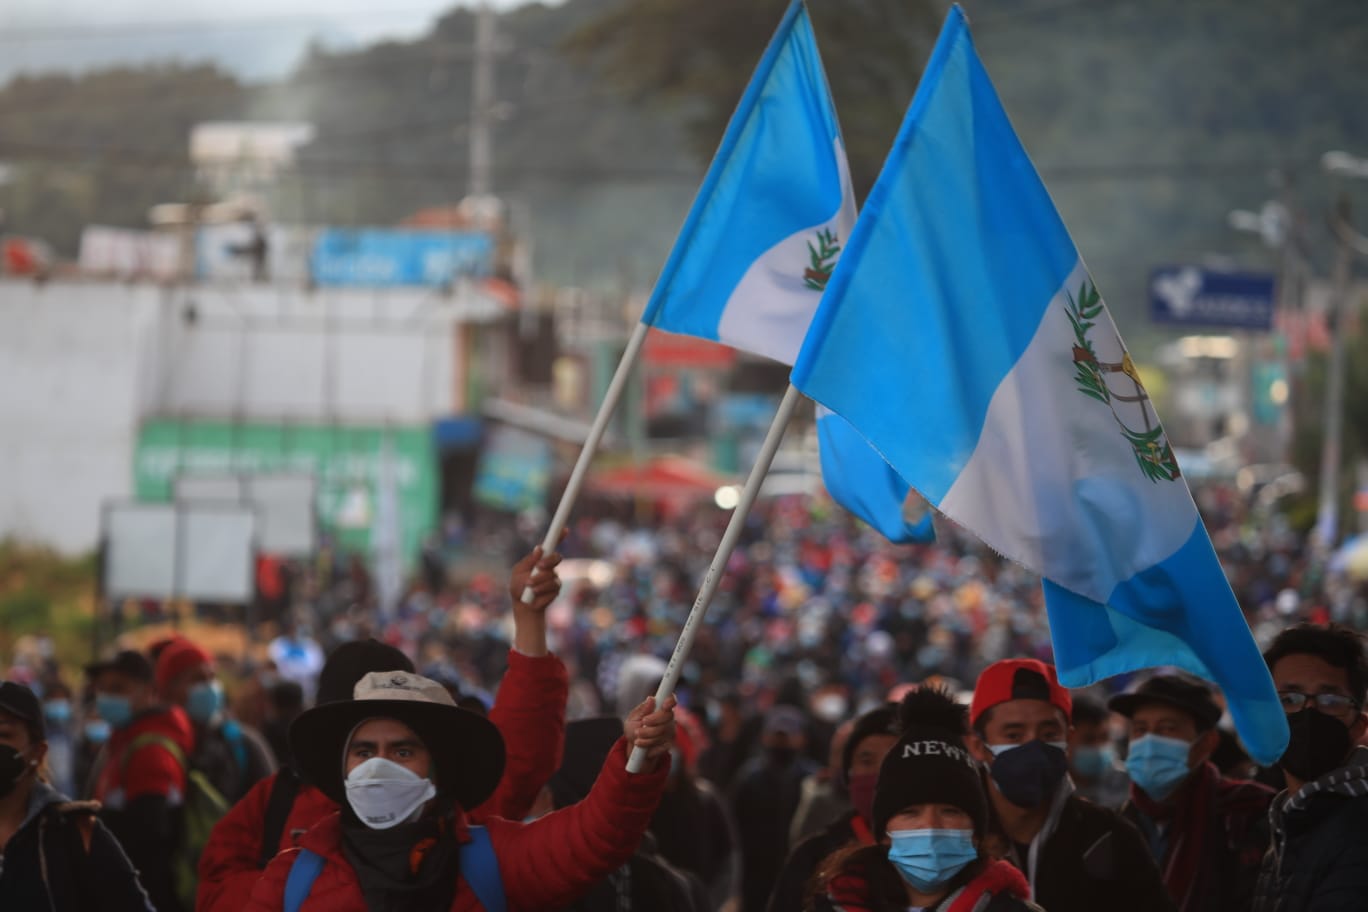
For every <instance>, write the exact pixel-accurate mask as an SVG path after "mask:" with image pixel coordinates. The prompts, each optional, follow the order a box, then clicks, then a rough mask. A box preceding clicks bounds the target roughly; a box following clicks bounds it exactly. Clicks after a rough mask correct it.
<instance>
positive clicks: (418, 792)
mask: <svg viewBox="0 0 1368 912" xmlns="http://www.w3.org/2000/svg"><path fill="white" fill-rule="evenodd" d="M346 788H347V803H348V804H350V805H351V809H352V810H353V811H355V812H356V816H357V817H359V818H360V819H361V822H362V823H364V824H365V825H366V826H368V827H370V828H371V829H372V830H388V829H389V828H390V827H395V826H398V825H399V824H401V823H411V822H412V821H414V820H417V819H418V816H419V815H420V814H421V813H422V812H423V805H425V804H427V803H428V802H429V801H431V800H432V799H433V797H435V796H436V794H437V787H436V786H435V785H433V784H432V780H431V779H425V778H423V777H422V776H419V775H418V774H417V773H415V772H413V770H411V769H408V768H407V767H404V766H400V765H399V764H398V763H394V762H393V761H390V760H386V759H384V758H383V757H371V758H370V759H369V760H367V761H365V762H364V763H362V764H360V765H359V766H357V767H356V768H355V769H353V770H352V771H351V772H350V773H348V774H347V781H346Z"/></svg>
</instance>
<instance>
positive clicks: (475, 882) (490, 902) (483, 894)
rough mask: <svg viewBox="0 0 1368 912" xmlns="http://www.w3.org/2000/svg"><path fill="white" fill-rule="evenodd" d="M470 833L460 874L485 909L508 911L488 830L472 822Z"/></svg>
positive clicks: (494, 911)
mask: <svg viewBox="0 0 1368 912" xmlns="http://www.w3.org/2000/svg"><path fill="white" fill-rule="evenodd" d="M469 833H470V842H467V843H465V844H464V845H462V846H461V856H460V857H461V874H462V876H464V877H465V879H466V883H468V884H470V889H471V892H473V893H474V894H475V898H476V899H477V900H479V902H480V905H481V906H483V907H484V909H485V912H507V909H508V903H507V902H506V901H505V899H504V890H503V879H502V877H500V876H499V856H498V855H496V854H494V843H493V841H492V840H490V838H489V830H487V829H485V828H484V827H482V826H473V827H470V828H469ZM286 912H292V910H289V909H287V910H286Z"/></svg>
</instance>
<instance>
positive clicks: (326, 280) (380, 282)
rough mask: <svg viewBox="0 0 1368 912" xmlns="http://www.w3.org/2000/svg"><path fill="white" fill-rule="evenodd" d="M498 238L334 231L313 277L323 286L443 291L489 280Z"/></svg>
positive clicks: (320, 247)
mask: <svg viewBox="0 0 1368 912" xmlns="http://www.w3.org/2000/svg"><path fill="white" fill-rule="evenodd" d="M493 260H494V239H493V238H491V237H490V236H489V235H487V234H477V233H474V232H454V231H402V230H393V229H385V228H359V229H349V228H329V229H327V230H326V231H323V232H322V233H321V234H319V236H318V240H317V242H316V243H315V244H314V251H313V262H312V265H313V278H314V282H315V283H317V284H318V285H321V286H353V287H355V286H364V287H370V288H375V287H388V286H397V285H421V286H427V287H438V286H442V285H449V284H451V283H452V282H454V281H456V280H457V279H462V278H470V277H477V276H484V275H488V274H489V272H490V269H491V266H492V265H493Z"/></svg>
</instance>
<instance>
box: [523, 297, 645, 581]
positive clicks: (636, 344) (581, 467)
mask: <svg viewBox="0 0 1368 912" xmlns="http://www.w3.org/2000/svg"><path fill="white" fill-rule="evenodd" d="M649 329H650V327H649V326H647V325H646V324H645V323H638V324H637V325H636V329H634V330H632V335H631V338H629V339H628V340H627V347H626V348H624V349H623V350H622V358H621V359H620V360H619V361H618V366H617V370H616V371H614V372H613V379H612V380H611V381H610V382H609V383H608V391H607V392H606V393H604V394H603V402H602V403H600V404H599V410H598V414H597V415H595V416H594V423H593V424H592V425H590V427H589V435H588V436H587V437H585V438H584V446H583V447H582V448H581V449H580V454H579V458H578V459H577V460H575V468H574V469H573V470H571V472H570V480H569V481H568V482H566V484H565V493H563V494H561V499H560V503H559V504H557V506H556V513H555V515H554V516H552V518H551V525H550V526H548V527H547V529H546V537H545V538H543V539H542V544H541V549H542V554H550V553H551V552H552V551H553V550H554V549H555V547H556V545H557V544H558V543H559V542H560V537H561V532H562V531H563V530H564V529H565V524H566V522H568V521H569V519H570V511H571V510H572V509H574V506H575V500H576V499H578V497H579V492H580V488H582V487H584V476H585V475H586V474H588V472H589V463H590V462H591V461H592V460H593V458H594V453H595V452H597V451H598V445H599V441H601V440H602V439H603V432H604V431H605V430H607V428H608V419H610V418H612V417H613V412H614V410H616V409H617V404H618V400H619V399H620V398H622V389H623V387H625V386H626V385H627V377H628V376H629V375H630V374H631V373H632V368H633V367H635V366H636V360H637V356H638V355H640V354H641V346H642V343H644V342H645V341H646V333H647V331H648V330H649ZM536 576H537V568H536V567H533V568H532V576H531V577H530V578H531V579H535V578H536ZM532 598H533V595H532V587H531V586H530V585H528V586H525V587H524V588H523V592H522V603H523V604H524V605H530V604H532Z"/></svg>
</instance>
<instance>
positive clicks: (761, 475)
mask: <svg viewBox="0 0 1368 912" xmlns="http://www.w3.org/2000/svg"><path fill="white" fill-rule="evenodd" d="M802 397H803V394H802V393H800V392H798V389H797V387H795V386H794V385H793V384H791V383H790V384H789V388H788V390H787V391H785V393H784V398H783V400H782V401H781V402H780V403H779V410H778V411H777V412H775V413H774V420H773V421H771V422H770V427H769V433H767V434H766V435H765V442H764V443H763V444H762V445H761V446H760V454H759V455H758V456H756V457H755V465H754V466H752V467H751V472H750V477H749V478H747V479H746V486H745V488H743V489H742V491H741V499H740V500H739V501H738V502H737V504H736V508H735V509H734V510H732V517H731V521H730V522H729V523H727V531H725V532H723V533H722V541H721V542H720V543H719V544H718V546H717V553H716V554H714V555H713V559H712V564H711V565H710V566H709V567H708V573H707V575H706V576H704V577H703V585H702V587H701V588H700V589H699V590H698V598H696V599H694V603H693V608H692V609H691V610H690V611H689V619H688V620H687V621H685V622H684V629H683V630H681V631H680V633H679V642H678V643H677V644H675V650H674V655H672V656H670V664H669V666H668V667H667V668H666V669H665V677H663V678H661V680H660V689H659V690H657V691H656V695H655V701H656V706H657V707H659V706H661V705H663V704H664V703H665V701H666V700H668V699H669V698H670V694H672V693H674V689H675V685H676V684H678V683H679V673H680V671H681V670H682V669H683V667H684V662H685V660H686V659H688V657H689V652H690V651H691V650H692V649H693V644H694V640H695V639H696V638H697V637H698V628H699V626H700V625H702V623H703V619H704V618H705V617H706V616H707V614H708V606H709V605H710V604H711V603H712V597H713V595H714V594H715V593H716V592H717V587H718V585H720V584H721V582H722V572H723V571H724V570H725V569H726V567H727V561H728V560H730V559H731V554H732V551H734V550H735V549H736V540H737V539H738V538H740V537H741V530H742V529H743V528H744V527H745V525H746V515H747V514H748V513H750V508H751V507H752V506H753V505H754V504H755V499H756V497H757V496H759V494H760V485H761V484H762V483H763V482H764V480H765V476H766V475H767V474H768V473H769V469H770V464H771V463H773V462H774V454H775V453H776V452H777V451H778V450H779V443H780V441H782V440H783V439H784V430H785V429H786V428H787V427H788V423H789V419H790V418H792V417H793V410H794V409H795V408H797V407H798V401H799V400H800V399H802ZM645 763H646V752H645V751H644V750H642V749H641V748H639V747H634V748H632V755H631V756H630V757H628V758H627V772H629V773H639V772H641V768H642V766H644V765H645Z"/></svg>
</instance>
